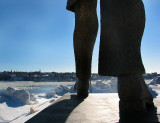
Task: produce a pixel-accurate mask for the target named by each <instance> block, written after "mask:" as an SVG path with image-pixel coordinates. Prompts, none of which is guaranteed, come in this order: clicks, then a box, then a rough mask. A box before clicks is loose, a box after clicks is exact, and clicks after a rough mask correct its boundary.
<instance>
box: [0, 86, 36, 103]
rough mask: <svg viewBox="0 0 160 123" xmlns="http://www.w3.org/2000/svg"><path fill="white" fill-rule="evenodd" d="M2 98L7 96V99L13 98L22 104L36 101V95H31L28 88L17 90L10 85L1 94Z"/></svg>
mask: <svg viewBox="0 0 160 123" xmlns="http://www.w3.org/2000/svg"><path fill="white" fill-rule="evenodd" d="M1 96H2V97H1V98H5V99H7V100H12V101H15V102H20V103H22V104H31V103H33V102H34V101H36V99H35V97H34V95H31V94H30V93H29V92H28V91H27V90H25V89H22V90H16V89H14V88H11V87H8V88H7V89H6V90H5V91H4V92H2V94H1Z"/></svg>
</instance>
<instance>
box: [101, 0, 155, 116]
mask: <svg viewBox="0 0 160 123" xmlns="http://www.w3.org/2000/svg"><path fill="white" fill-rule="evenodd" d="M101 26H102V27H101V41H100V54H99V74H100V75H106V76H107V75H108V76H118V94H119V98H120V103H119V108H120V112H127V113H128V112H145V111H146V110H147V106H148V105H150V106H153V105H154V104H153V97H152V95H151V94H150V92H149V91H148V88H147V86H146V84H145V81H144V80H143V77H142V74H143V73H145V70H144V66H143V63H142V60H141V53H140V47H141V39H142V35H143V31H144V27H145V12H144V6H143V3H142V0H101Z"/></svg>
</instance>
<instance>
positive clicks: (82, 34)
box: [73, 0, 98, 97]
mask: <svg viewBox="0 0 160 123" xmlns="http://www.w3.org/2000/svg"><path fill="white" fill-rule="evenodd" d="M73 8H74V9H73V10H74V13H75V30H74V54H75V63H76V76H77V78H78V81H77V82H76V85H75V87H76V89H77V95H78V96H79V97H87V96H88V89H89V79H90V77H91V62H92V52H93V48H94V44H95V40H96V36H97V31H98V19H97V11H96V8H97V0H77V2H76V3H75V6H74V7H73Z"/></svg>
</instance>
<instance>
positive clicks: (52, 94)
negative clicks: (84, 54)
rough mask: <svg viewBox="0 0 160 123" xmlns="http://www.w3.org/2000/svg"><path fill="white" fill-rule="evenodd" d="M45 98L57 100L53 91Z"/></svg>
mask: <svg viewBox="0 0 160 123" xmlns="http://www.w3.org/2000/svg"><path fill="white" fill-rule="evenodd" d="M46 97H47V98H57V94H56V92H55V91H50V92H49V93H47V94H46Z"/></svg>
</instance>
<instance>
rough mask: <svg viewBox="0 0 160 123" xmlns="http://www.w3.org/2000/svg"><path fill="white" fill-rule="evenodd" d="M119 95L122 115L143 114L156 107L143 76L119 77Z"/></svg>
mask: <svg viewBox="0 0 160 123" xmlns="http://www.w3.org/2000/svg"><path fill="white" fill-rule="evenodd" d="M118 94H119V98H120V102H119V109H120V112H121V113H142V112H146V111H147V110H148V109H149V108H152V107H154V103H153V97H152V95H151V93H150V92H149V90H148V87H147V85H146V84H145V81H144V79H143V77H142V75H124V76H119V77H118Z"/></svg>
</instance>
